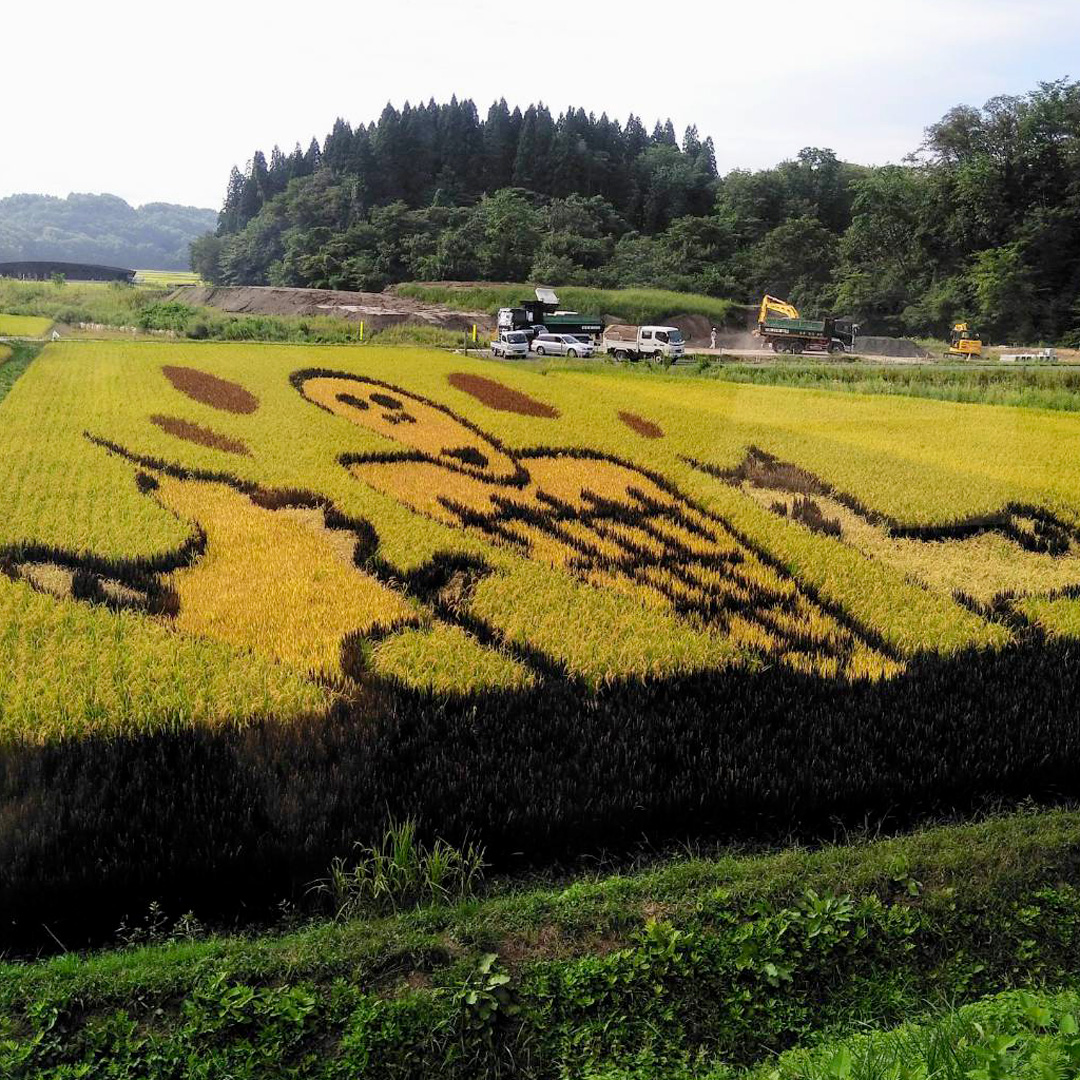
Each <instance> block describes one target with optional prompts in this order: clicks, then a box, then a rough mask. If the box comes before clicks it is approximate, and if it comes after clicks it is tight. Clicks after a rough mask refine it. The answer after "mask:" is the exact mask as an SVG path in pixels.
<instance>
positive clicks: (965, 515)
mask: <svg viewBox="0 0 1080 1080" xmlns="http://www.w3.org/2000/svg"><path fill="white" fill-rule="evenodd" d="M312 362H315V363H316V364H317V365H319V366H315V367H312V366H310V365H311V364H312ZM323 365H328V368H330V369H332V370H328V369H327V368H324V367H323ZM631 409H632V410H633V411H631ZM2 415H3V419H4V424H3V431H4V435H3V439H4V444H5V445H4V454H3V459H2V462H0V511H2V512H0V552H2V553H3V559H4V565H5V566H6V567H7V569H8V574H7V576H6V577H4V578H0V596H3V597H4V598H5V603H6V606H7V610H8V612H9V613H8V615H7V616H6V619H7V626H6V628H5V630H6V633H7V635H8V637H9V639H12V640H16V639H17V641H18V645H19V648H18V649H17V650H16V651H14V652H12V651H8V652H7V653H6V654H5V656H4V658H3V659H2V660H0V702H2V704H3V708H2V711H0V714H2V716H3V727H4V731H5V733H6V734H7V735H12V734H15V733H19V732H25V731H28V730H32V731H34V732H36V733H37V735H38V737H42V738H44V737H46V734H47V733H51V732H53V731H54V730H55V729H56V724H57V723H60V725H61V728H62V727H63V726H64V725H66V724H71V725H73V726H74V728H75V729H77V730H82V729H83V727H84V723H85V716H86V715H87V713H88V712H94V713H96V714H98V715H99V716H100V719H99V723H101V724H102V725H104V726H110V725H114V724H115V725H119V726H120V727H124V726H125V725H127V724H129V723H132V722H134V721H133V719H132V718H133V716H134V715H135V714H138V715H139V716H140V717H141V718H142V719H141V722H142V723H144V724H148V725H151V726H153V725H155V724H157V723H158V722H160V721H161V718H162V716H168V717H169V718H170V722H173V721H174V720H176V719H183V720H185V721H191V722H202V721H203V720H205V719H207V718H209V715H210V712H211V711H212V710H211V708H210V706H209V704H208V702H209V701H211V700H216V701H220V702H223V703H225V702H228V703H230V704H228V705H227V707H226V706H225V705H224V704H223V708H222V710H221V711H222V715H223V716H226V715H235V710H236V708H242V707H247V704H248V703H250V704H252V707H253V708H254V707H255V703H256V702H263V701H268V700H269V701H272V702H273V703H274V706H275V708H277V709H279V710H283V711H285V712H290V711H293V710H295V709H297V708H306V707H309V706H310V705H311V703H312V702H313V701H315V700H323V699H325V698H326V697H327V696H328V695H332V694H334V693H338V692H342V687H345V688H346V689H347V687H348V686H349V685H351V684H352V683H353V682H357V681H359V682H362V681H363V676H362V675H357V672H356V665H357V664H361V665H362V666H364V667H365V670H367V671H371V672H378V671H379V670H380V666H381V665H382V664H383V663H385V664H386V672H387V674H388V676H389V677H392V678H393V679H395V680H399V681H403V682H405V683H414V684H416V685H428V686H432V687H434V686H438V687H440V688H442V689H444V690H451V689H457V690H460V691H462V692H464V691H473V690H477V689H483V688H485V687H488V688H490V687H492V686H504V685H520V684H522V683H523V682H528V681H530V680H532V679H534V678H535V677H536V675H537V674H538V673H539V672H540V671H541V670H542V669H543V668H544V667H545V666H546V667H547V668H549V669H551V668H554V669H558V670H561V671H563V672H565V673H567V674H569V675H571V676H574V677H581V678H584V679H585V680H586V681H588V682H591V683H593V684H601V683H603V682H604V681H605V680H610V679H612V678H626V677H634V676H638V677H640V676H664V675H670V674H673V673H679V672H683V673H685V672H689V671H702V670H709V669H715V668H722V667H726V666H729V665H736V666H744V667H746V668H748V669H754V668H759V667H761V666H762V665H768V664H772V663H774V662H778V663H780V664H783V665H787V666H789V667H791V668H793V669H796V670H800V671H805V672H807V673H811V674H816V675H819V676H822V677H844V678H853V679H860V678H867V679H878V678H888V677H890V676H891V675H894V674H896V673H897V672H898V671H901V670H903V668H904V667H905V664H906V663H907V662H908V661H909V660H910V659H911V658H912V657H913V656H915V655H918V654H921V653H926V652H936V653H944V654H949V653H954V652H956V651H958V650H962V649H967V648H972V647H974V648H990V649H1000V648H1003V647H1006V646H1007V645H1008V644H1009V643H1010V642H1013V641H1014V640H1015V639H1016V637H1017V635H1018V633H1019V632H1020V629H1019V623H1020V621H1021V620H1022V621H1023V622H1024V624H1025V626H1026V625H1027V624H1032V625H1035V626H1039V627H1042V628H1043V629H1044V630H1046V631H1047V632H1049V633H1055V634H1067V635H1070V636H1071V635H1073V634H1074V633H1075V628H1076V625H1077V622H1078V611H1080V599H1077V598H1076V597H1075V596H1074V595H1073V594H1074V592H1076V591H1077V590H1080V541H1078V539H1077V537H1078V535H1080V534H1078V532H1077V529H1078V527H1080V473H1078V472H1077V470H1075V469H1073V468H1071V467H1070V463H1071V462H1073V461H1075V460H1076V455H1077V452H1078V450H1080V424H1078V423H1077V422H1076V420H1074V419H1073V418H1072V417H1071V416H1068V415H1062V414H1052V413H1040V412H1035V411H1029V410H1019V409H1004V408H993V407H980V406H970V405H968V406H961V405H953V404H949V403H943V402H932V401H904V400H897V399H895V398H886V397H873V398H871V397H848V396H840V395H835V394H829V393H826V392H804V391H793V390H788V389H782V388H772V387H756V386H731V385H724V384H718V383H716V382H714V381H709V380H698V381H694V382H693V383H692V384H688V383H687V381H686V380H685V379H681V380H679V381H678V382H674V381H671V382H665V381H663V380H657V381H655V382H643V381H642V380H626V381H625V384H620V382H619V381H618V380H617V379H612V378H610V377H605V378H604V379H602V380H601V381H597V380H596V379H595V378H594V377H592V376H589V375H587V374H581V373H575V372H564V373H558V374H550V375H547V376H536V375H531V374H528V373H524V372H520V371H516V370H514V369H512V368H510V367H492V366H491V365H485V364H483V363H481V362H477V361H474V360H471V359H464V358H459V357H447V356H445V355H442V354H435V353H423V352H419V351H407V350H405V351H403V350H401V349H394V350H380V349H377V348H372V347H368V348H366V349H364V350H359V349H348V348H340V349H332V350H317V349H297V348H289V347H274V346H265V345H260V346H229V345H224V346H223V345H203V346H192V345H190V344H186V345H184V346H176V345H171V344H163V345H158V344H141V343H139V344H135V343H122V344H113V343H81V342H80V343H67V342H64V343H55V344H51V345H49V346H48V347H47V348H46V350H45V351H44V353H43V354H42V356H41V357H40V358H39V359H38V360H37V361H36V362H35V363H34V364H33V365H32V367H31V368H30V370H29V371H28V372H27V373H26V375H24V376H23V378H22V379H21V380H20V381H19V382H18V383H17V384H16V385H15V387H14V389H13V390H12V393H11V394H10V396H9V398H8V400H7V401H6V402H5V403H4V405H3V414H2ZM960 448H963V449H962V450H961V449H960ZM455 560H457V561H458V562H459V563H460V564H461V566H460V568H459V569H457V570H456V571H454V572H453V573H451V574H450V577H451V578H452V579H453V581H454V582H455V584H454V585H446V586H444V589H453V588H456V589H457V590H458V592H459V595H458V596H456V597H454V598H453V600H452V602H451V600H450V599H449V598H448V597H447V596H443V595H442V594H441V593H436V594H433V595H425V594H424V593H423V590H421V589H418V588H410V587H409V586H408V584H407V583H406V582H407V579H408V576H409V575H410V574H411V575H414V576H417V575H420V576H422V575H423V573H424V572H425V569H426V571H427V572H429V573H430V572H431V568H432V567H433V566H439V565H446V564H449V563H453V562H454V561H455ZM53 566H61V567H66V568H67V571H66V573H67V577H66V578H65V580H67V579H70V578H71V577H72V576H73V575H75V576H77V575H79V574H83V575H84V576H85V575H87V574H89V575H91V576H92V575H97V578H99V579H101V580H105V579H109V580H113V581H115V582H117V583H118V584H117V586H116V587H117V588H121V587H131V586H130V581H134V580H135V578H137V577H139V575H140V574H142V575H143V576H144V577H146V579H147V581H151V582H152V586H153V589H155V590H158V591H160V592H162V593H168V594H169V595H170V596H173V597H174V598H175V601H174V605H173V606H174V607H175V608H176V610H172V608H169V609H168V610H163V611H160V612H157V611H151V610H150V606H152V605H150V601H149V600H148V598H147V597H148V595H149V594H148V591H147V590H148V589H149V588H150V586H149V585H147V583H146V582H145V581H144V582H142V584H141V585H138V586H137V588H136V592H138V595H139V597H140V598H141V599H139V600H138V602H136V600H132V602H131V603H130V604H129V605H128V606H127V608H125V609H124V610H120V608H121V607H122V605H120V604H119V603H118V602H110V603H102V602H98V600H97V598H96V593H95V595H91V596H86V597H82V598H81V599H80V598H76V595H75V593H73V592H72V588H71V586H70V583H69V584H68V585H66V586H63V587H60V586H56V587H46V586H45V585H43V584H42V582H43V581H44V580H45V579H44V577H43V576H42V575H43V574H44V570H43V569H42V568H43V567H53ZM54 576H55V575H54ZM129 579H130V581H129ZM125 582H128V585H125ZM140 590H141V591H140ZM93 591H94V590H91V592H93ZM43 593H44V594H47V598H46V597H45V596H43V595H42V594H43ZM140 605H141V606H140ZM451 607H453V611H451V610H450V608H451ZM31 610H33V611H34V612H35V613H38V612H40V614H36V615H35V616H33V617H32V616H31V615H30V614H29V612H30V611H31ZM1003 611H1008V612H1009V614H1010V616H1011V621H1010V620H1007V619H1003V618H1002V612H1003ZM16 612H19V613H21V614H16ZM39 618H46V619H58V620H60V621H61V622H63V621H64V620H70V621H72V625H73V629H72V632H71V634H70V635H68V636H63V635H61V636H59V637H58V636H56V635H55V634H53V635H50V636H48V637H47V638H45V637H41V636H38V635H35V634H33V633H31V631H30V630H29V626H34V625H38V624H37V622H36V619H39ZM26 619H29V620H30V621H29V623H28V624H26V625H25V626H24V625H23V620H26ZM470 622H474V623H479V624H482V626H483V628H484V632H483V633H481V634H477V633H476V632H475V627H472V628H470ZM84 624H85V628H83V627H84ZM75 625H78V626H79V627H80V629H79V630H78V631H76V630H75V629H74V626H75ZM15 627H22V629H18V630H16V629H14V628H15ZM90 627H93V628H94V630H93V631H92V633H93V635H100V636H102V637H103V638H104V639H105V640H109V641H113V642H126V641H127V635H128V634H131V635H134V637H132V642H134V641H135V639H136V638H137V639H138V645H137V646H136V645H134V644H132V645H131V647H130V648H128V646H127V644H119V645H117V646H116V648H118V649H119V651H120V653H123V654H124V655H125V664H124V669H123V672H122V674H123V677H124V679H125V680H126V681H127V683H128V689H127V691H126V693H127V695H128V697H129V699H130V700H129V703H128V704H127V705H126V706H119V705H118V706H115V707H109V708H106V709H100V708H98V707H97V705H96V704H95V703H98V702H100V700H101V697H100V695H101V693H102V692H104V691H103V690H101V689H100V688H97V689H93V690H92V693H91V700H88V699H87V697H86V694H87V683H86V682H85V681H83V680H71V679H63V678H55V679H53V678H52V675H53V674H55V673H56V672H59V671H61V670H65V669H66V667H67V665H69V664H70V663H71V659H70V655H69V651H70V649H72V648H75V647H77V648H78V649H79V650H80V651H85V649H86V645H85V642H79V641H77V640H76V639H77V638H79V637H80V636H82V635H83V634H84V633H87V632H88V628H90ZM398 636H401V640H400V641H398V640H396V638H397V637H398ZM178 639H179V640H183V641H185V642H190V646H185V647H190V648H196V647H197V648H198V649H201V650H203V653H204V654H205V655H206V656H207V657H208V658H209V657H210V656H211V655H215V656H217V657H218V658H219V659H218V660H217V664H218V665H219V666H220V669H221V670H220V671H219V672H218V673H217V675H216V676H212V675H210V674H209V673H208V672H206V671H205V670H203V669H202V668H199V672H200V673H199V674H198V675H195V674H192V677H191V679H189V680H187V681H188V684H189V689H190V698H189V701H188V708H187V709H185V708H183V707H182V706H179V705H173V704H163V705H162V707H161V712H160V714H157V715H155V709H149V708H147V707H146V701H144V699H142V698H140V697H138V696H135V697H131V693H132V691H131V685H136V686H138V685H142V684H143V682H147V683H149V681H150V673H151V672H161V671H162V670H167V671H168V672H169V680H172V681H173V682H175V683H176V684H177V685H179V684H180V683H182V682H184V681H185V677H184V670H183V664H184V663H187V662H188V661H187V660H182V659H180V658H179V655H178V654H177V653H176V652H175V649H174V642H175V641H176V640H178ZM529 651H536V652H537V653H539V654H540V660H539V666H537V663H531V662H530V659H532V660H535V659H536V658H535V657H533V658H530V657H529V656H526V655H525V654H526V653H527V652H529ZM353 653H356V656H353V655H352V654H353ZM240 654H243V655H250V656H251V657H253V658H255V657H257V658H258V662H257V663H256V662H254V661H252V662H247V661H245V663H244V664H238V662H237V658H238V655H240ZM110 655H111V653H110ZM361 655H362V657H363V659H362V660H361V659H359V657H360V656H361ZM406 657H408V658H409V663H408V664H406V663H405V662H404V658H406ZM170 658H171V659H170ZM87 662H88V663H89V662H91V661H90V660H88V661H87ZM207 662H210V661H209V659H208V661H207ZM176 665H179V666H176ZM5 669H6V670H5ZM109 670H116V669H115V666H114V665H112V664H109V663H106V664H103V671H102V673H99V675H98V680H97V681H98V682H100V681H101V680H104V681H106V682H107V681H108V675H107V674H105V673H106V672H108V671H109ZM226 670H240V671H243V672H244V673H245V674H244V675H242V676H240V677H237V678H235V679H234V680H233V683H234V686H233V690H232V693H231V694H229V695H222V694H221V692H220V688H219V687H218V686H217V683H216V681H215V679H216V678H221V679H224V678H225V675H224V672H225V671H226ZM27 671H33V672H34V673H35V678H34V679H31V680H29V681H27V679H26V675H25V673H26V672H27ZM270 671H274V672H276V673H277V674H275V675H274V676H273V677H271V676H270V675H269V674H268V672H270ZM350 672H352V674H351V675H350ZM134 673H139V678H138V679H135V680H134V683H132V678H131V677H132V675H133V674H134ZM353 676H355V678H354V677H353ZM39 679H40V680H44V681H46V682H49V683H50V684H51V685H52V686H53V690H52V693H51V694H50V695H47V696H45V697H44V698H43V697H42V694H41V693H40V687H39V685H38V680H39ZM166 684H168V680H166ZM301 687H306V689H303V690H301V689H300V688H301ZM210 688H213V690H212V692H211V689H210ZM118 692H119V691H118V688H116V687H112V688H111V689H110V690H109V691H108V693H107V694H106V699H107V700H111V698H110V697H109V695H110V694H112V693H118ZM57 696H58V700H56V699H57ZM147 700H149V699H147ZM46 703H47V704H46ZM56 705H59V709H57V708H55V706H56ZM44 708H48V710H49V712H50V714H51V716H52V717H53V720H52V722H51V723H45V722H44V720H43V718H42V709H44ZM57 717H64V718H66V719H65V720H64V721H62V722H61V721H59V720H58V719H57Z"/></svg>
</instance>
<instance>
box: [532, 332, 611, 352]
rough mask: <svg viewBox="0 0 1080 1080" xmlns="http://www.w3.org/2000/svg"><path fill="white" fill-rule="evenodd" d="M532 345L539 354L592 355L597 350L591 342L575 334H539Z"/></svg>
mask: <svg viewBox="0 0 1080 1080" xmlns="http://www.w3.org/2000/svg"><path fill="white" fill-rule="evenodd" d="M532 347H533V352H534V353H536V355H537V356H592V354H593V353H594V352H596V350H595V348H593V345H592V343H591V342H588V341H582V340H581V338H576V337H574V336H573V334H537V335H536V337H534V338H533V343H532Z"/></svg>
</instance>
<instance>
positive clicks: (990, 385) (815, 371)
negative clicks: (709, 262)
mask: <svg viewBox="0 0 1080 1080" xmlns="http://www.w3.org/2000/svg"><path fill="white" fill-rule="evenodd" d="M672 372H673V374H674V376H675V377H680V376H683V375H691V374H692V375H702V374H704V375H706V376H707V377H709V378H715V379H720V380H722V381H724V382H732V383H754V384H756V385H759V386H791V387H801V388H803V389H812V390H838V391H846V392H849V393H858V394H899V395H904V396H908V397H920V398H932V399H934V400H937V401H955V402H965V403H970V404H981V405H1018V406H1023V407H1025V408H1032V409H1057V410H1062V411H1065V412H1076V411H1078V410H1080V367H1072V366H1054V367H1049V366H1024V367H1020V366H1016V367H1011V366H1010V367H994V368H990V367H975V366H972V365H969V366H967V367H957V366H951V365H947V364H883V365H877V364H872V363H864V362H860V361H854V362H851V363H841V364H828V363H821V364H815V363H800V362H795V363H792V362H790V361H781V362H779V363H765V364H750V363H740V362H738V361H728V360H724V361H720V362H715V361H712V362H710V363H708V364H707V365H701V366H700V367H699V368H692V367H689V366H680V367H675V368H673V369H672Z"/></svg>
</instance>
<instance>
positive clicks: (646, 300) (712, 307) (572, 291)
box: [394, 282, 741, 326]
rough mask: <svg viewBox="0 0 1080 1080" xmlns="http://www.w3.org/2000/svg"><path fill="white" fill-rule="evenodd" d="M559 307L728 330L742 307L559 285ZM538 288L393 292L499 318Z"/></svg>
mask: <svg viewBox="0 0 1080 1080" xmlns="http://www.w3.org/2000/svg"><path fill="white" fill-rule="evenodd" d="M556 288H557V292H558V296H559V303H560V305H562V306H563V307H566V308H572V309H573V310H575V311H581V312H583V313H587V314H594V315H610V316H613V317H614V318H616V319H619V320H621V321H623V322H628V323H662V322H663V321H664V320H665V319H669V318H672V317H674V316H677V315H703V316H705V317H706V318H707V319H710V320H712V322H713V323H715V325H717V326H723V325H724V323H725V322H726V320H727V319H728V318H729V317H730V316H731V315H732V313H733V312H734V311H736V310H741V309H739V307H738V305H736V304H735V303H734V302H733V301H731V300H721V299H717V298H716V297H713V296H702V295H700V294H694V293H680V292H671V291H667V290H664V289H635V288H629V289H589V288H581V287H580V286H566V285H558V286H556ZM533 289H534V286H533V285H484V284H480V283H477V284H470V285H467V286H457V285H454V284H452V283H438V284H426V283H423V282H417V283H411V282H407V283H405V284H402V285H397V286H395V288H394V292H396V293H398V294H400V295H401V296H411V297H413V298H414V299H416V300H425V301H427V302H429V303H434V304H450V305H452V306H454V307H459V308H463V309H465V310H469V311H471V310H479V311H486V312H487V313H488V314H489V315H494V314H496V312H497V311H498V310H499V308H501V307H513V306H514V305H515V304H517V303H518V302H519V301H521V300H523V299H532V295H533Z"/></svg>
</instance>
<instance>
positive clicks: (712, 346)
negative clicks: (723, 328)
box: [709, 326, 716, 349]
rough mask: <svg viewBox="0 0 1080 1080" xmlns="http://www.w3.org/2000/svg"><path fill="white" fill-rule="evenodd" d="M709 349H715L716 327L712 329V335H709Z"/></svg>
mask: <svg viewBox="0 0 1080 1080" xmlns="http://www.w3.org/2000/svg"><path fill="white" fill-rule="evenodd" d="M709 348H710V349H715V348H716V327H715V326H714V327H713V328H712V333H711V334H710V335H709Z"/></svg>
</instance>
